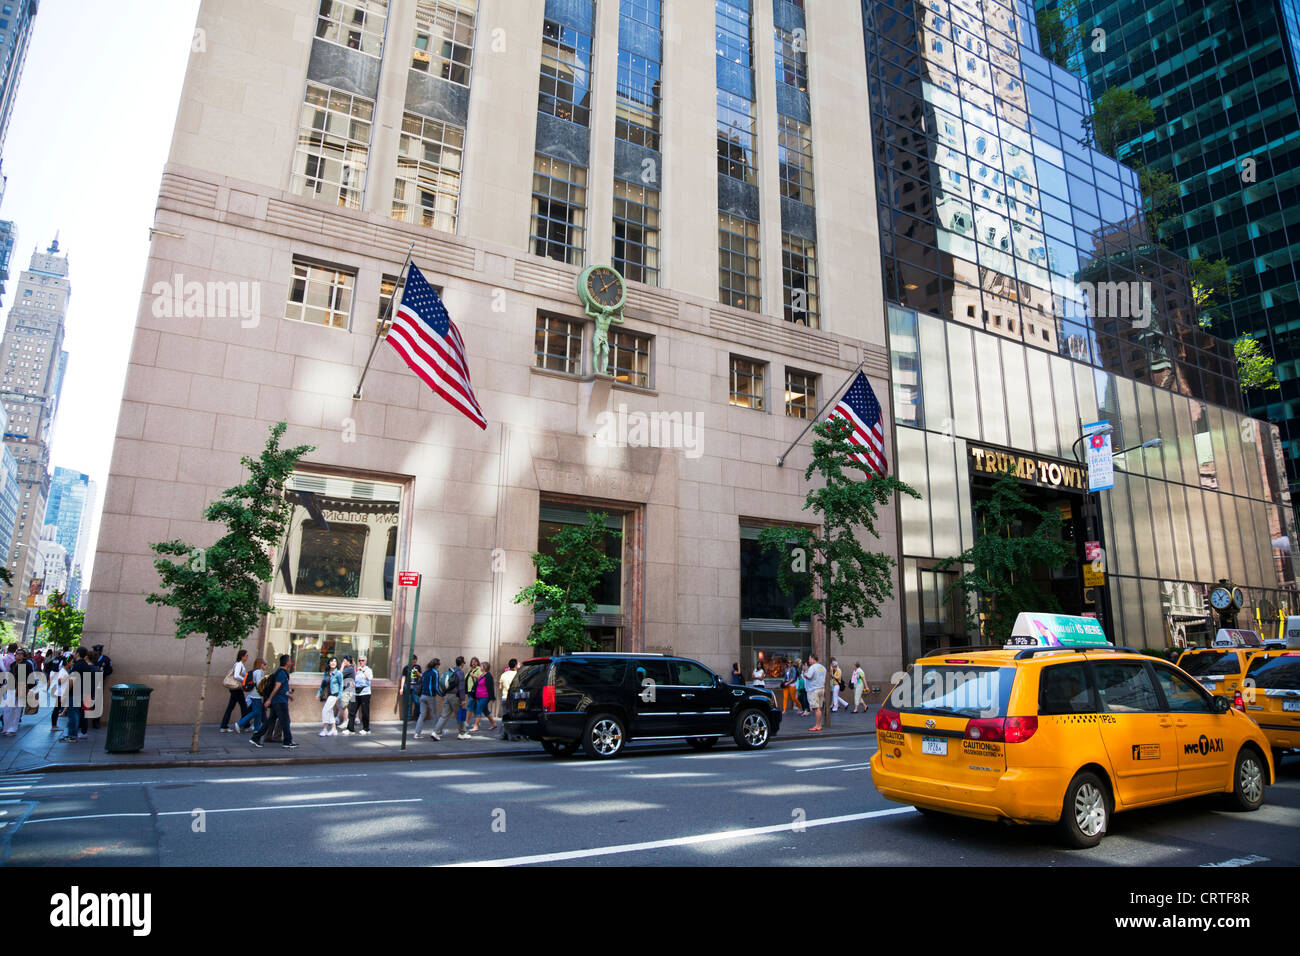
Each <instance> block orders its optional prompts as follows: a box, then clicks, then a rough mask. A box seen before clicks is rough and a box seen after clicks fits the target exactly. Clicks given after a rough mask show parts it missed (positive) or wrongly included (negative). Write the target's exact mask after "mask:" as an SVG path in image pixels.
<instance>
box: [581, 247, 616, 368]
mask: <svg viewBox="0 0 1300 956" xmlns="http://www.w3.org/2000/svg"><path fill="white" fill-rule="evenodd" d="M578 297H579V298H580V299H582V305H583V308H585V309H586V310H587V314H588V315H589V316H591V317H592V318H593V319H595V320H596V329H595V331H594V332H592V335H591V370H592V372H593V373H594V374H596V375H606V374H608V370H609V325H610V323H611V322H617V323H620V324H621V323H622V321H623V303H624V302H625V301H626V300H627V283H625V282H624V281H623V277H622V276H621V275H619V272H618V270H617V269H615V268H614V267H613V266H587V268H585V269H583V270H582V273H581V274H580V275H579V276H578Z"/></svg>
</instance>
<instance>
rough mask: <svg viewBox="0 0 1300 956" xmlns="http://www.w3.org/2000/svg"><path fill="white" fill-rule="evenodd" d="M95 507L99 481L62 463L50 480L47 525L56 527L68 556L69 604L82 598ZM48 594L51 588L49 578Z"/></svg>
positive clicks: (46, 587) (66, 594)
mask: <svg viewBox="0 0 1300 956" xmlns="http://www.w3.org/2000/svg"><path fill="white" fill-rule="evenodd" d="M94 510H95V483H94V482H93V481H91V480H90V476H89V475H84V474H82V473H81V472H79V471H74V470H73V469H71V468H64V467H62V466H58V467H56V468H55V469H54V477H53V478H52V479H51V481H50V497H49V501H48V502H47V503H46V505H45V522H44V524H45V527H46V528H49V527H53V528H54V529H55V540H56V541H57V542H58V543H59V544H60V545H62V547H63V549H64V551H65V553H66V554H67V556H68V561H69V568H68V575H69V577H68V582H67V585H66V589H62V588H61V589H60V590H62V591H63V594H64V598H65V600H66V601H67V603H69V604H72V605H74V606H75V605H76V604H77V603H78V601H79V600H80V599H81V586H82V569H83V567H84V565H85V560H86V549H87V547H88V546H89V537H90V524H91V516H92V513H93V512H94ZM44 590H45V593H46V594H48V593H49V592H50V591H51V590H52V587H51V584H50V582H49V581H46V583H45V586H44Z"/></svg>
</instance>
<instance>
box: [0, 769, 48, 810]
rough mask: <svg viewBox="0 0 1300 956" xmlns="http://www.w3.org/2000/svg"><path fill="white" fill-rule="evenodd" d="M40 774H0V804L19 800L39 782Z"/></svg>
mask: <svg viewBox="0 0 1300 956" xmlns="http://www.w3.org/2000/svg"><path fill="white" fill-rule="evenodd" d="M41 776H42V775H41V774H31V773H0V803H13V802H15V801H17V800H20V799H21V798H22V796H23V794H25V793H26V792H27V791H28V790H30V789H31V788H32V787H34V786H36V784H38V783H40V782H41Z"/></svg>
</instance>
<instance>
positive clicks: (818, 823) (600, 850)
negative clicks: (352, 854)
mask: <svg viewBox="0 0 1300 956" xmlns="http://www.w3.org/2000/svg"><path fill="white" fill-rule="evenodd" d="M915 812H916V808H915V807H897V808H893V809H889V810H872V811H870V812H868V813H850V814H847V815H846V816H840V817H822V818H820V819H817V820H804V821H802V822H800V821H795V822H792V823H778V824H776V825H774V826H768V827H749V828H747V829H744V830H722V831H720V832H718V833H700V834H696V835H695V836H685V837H673V838H672V839H668V840H651V841H649V842H647V843H622V844H618V845H616V846H600V847H592V848H591V849H588V850H564V851H562V852H559V853H539V854H537V855H536V856H514V857H508V858H506V859H502V860H479V861H478V862H474V863H446V864H443V865H444V866H446V867H464V866H527V865H528V864H530V863H558V862H560V861H561V860H582V859H587V858H589V857H593V856H613V855H614V854H617V853H641V852H643V851H645V850H663V849H667V848H669V847H676V846H696V845H698V844H701V843H718V842H722V841H726V840H740V839H744V838H746V837H753V836H763V835H764V834H768V833H789V832H792V831H793V832H802V831H803V830H805V829H807V828H809V827H826V826H832V825H834V824H836V823H854V822H856V821H858V820H874V819H876V818H878V817H892V816H896V815H898V814H900V813H915Z"/></svg>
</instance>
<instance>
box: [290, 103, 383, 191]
mask: <svg viewBox="0 0 1300 956" xmlns="http://www.w3.org/2000/svg"><path fill="white" fill-rule="evenodd" d="M374 106H375V104H374V102H373V101H371V100H368V99H365V98H364V97H360V96H352V95H351V94H348V93H343V92H341V91H339V90H334V89H330V88H329V87H325V86H320V85H319V84H316V83H308V84H307V95H306V99H305V102H304V104H303V108H302V116H301V119H300V120H299V125H298V148H297V150H296V152H295V154H294V160H293V176H292V178H291V180H290V183H289V189H290V190H291V191H292V192H295V193H297V194H298V195H300V196H311V197H315V198H317V199H324V200H325V201H326V202H329V203H333V204H334V205H337V206H346V207H348V208H350V209H360V208H361V193H362V191H363V190H364V189H365V184H366V159H367V154H368V152H369V148H370V121H371V119H372V117H373V114H374Z"/></svg>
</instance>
